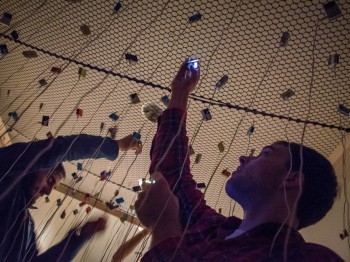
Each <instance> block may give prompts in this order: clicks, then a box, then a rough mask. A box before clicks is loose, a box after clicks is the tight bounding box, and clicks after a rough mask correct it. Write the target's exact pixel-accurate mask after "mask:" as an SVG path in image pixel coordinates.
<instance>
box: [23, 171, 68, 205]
mask: <svg viewBox="0 0 350 262" xmlns="http://www.w3.org/2000/svg"><path fill="white" fill-rule="evenodd" d="M61 179H62V174H60V173H53V174H51V175H50V171H40V172H37V173H35V174H33V175H32V176H30V177H28V179H27V181H29V182H27V183H26V188H25V189H24V190H25V194H26V199H27V201H28V203H29V204H30V205H33V204H35V202H36V200H37V199H38V198H39V197H41V196H43V195H50V194H51V191H52V189H53V188H54V187H56V186H57V185H58V184H59V183H60V182H61Z"/></svg>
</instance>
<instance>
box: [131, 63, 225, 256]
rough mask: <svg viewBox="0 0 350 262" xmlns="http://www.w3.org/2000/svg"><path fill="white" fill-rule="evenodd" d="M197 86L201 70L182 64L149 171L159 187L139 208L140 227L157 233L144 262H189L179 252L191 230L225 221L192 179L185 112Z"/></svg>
mask: <svg viewBox="0 0 350 262" xmlns="http://www.w3.org/2000/svg"><path fill="white" fill-rule="evenodd" d="M198 80H199V69H193V68H192V69H188V68H187V65H186V63H184V64H182V66H181V67H180V69H179V71H178V73H177V75H176V77H175V78H174V81H173V82H172V85H171V87H172V96H171V100H170V103H169V106H168V109H167V110H165V111H164V112H163V114H162V115H161V116H160V117H159V118H158V129H157V133H156V135H155V137H154V140H153V143H152V148H151V167H150V173H151V177H153V178H154V179H155V180H156V181H155V183H154V184H148V185H146V187H145V188H144V190H143V192H142V193H140V194H139V197H138V200H137V202H136V203H135V207H136V211H137V214H138V217H139V219H140V221H141V222H142V223H143V224H144V225H145V226H146V227H148V228H150V230H151V231H152V243H151V247H152V248H151V250H150V251H149V252H148V253H147V254H146V255H145V256H144V258H143V260H144V261H154V260H158V261H168V260H173V261H181V260H183V261H189V260H190V259H191V257H190V255H189V254H190V253H189V252H188V250H186V249H184V248H182V247H180V245H181V241H182V240H183V238H182V237H183V236H184V234H185V233H186V232H185V230H186V227H187V226H188V227H190V226H191V225H193V224H194V223H196V222H198V221H199V220H202V219H203V218H205V217H206V216H210V215H213V214H215V215H217V217H220V218H219V219H222V216H221V215H219V214H217V213H216V212H215V211H214V210H213V209H211V208H210V207H209V206H207V205H206V203H205V200H204V195H203V193H202V192H201V191H199V190H198V189H197V188H196V183H195V181H194V180H193V178H192V175H191V173H190V160H189V156H188V137H187V134H186V110H187V103H188V97H189V95H190V93H191V92H192V91H193V90H194V89H195V86H196V84H197V82H198ZM172 190H173V192H174V194H173V193H172V192H171V191H172ZM202 221H205V219H203V220H202ZM214 221H215V219H210V220H209V219H208V223H207V222H204V223H203V224H202V225H201V230H203V231H202V232H198V234H197V235H196V236H194V237H193V238H192V237H188V238H186V243H188V244H189V242H191V241H200V240H201V239H204V237H205V236H206V235H207V233H209V232H210V231H211V229H212V228H213V224H214V223H213V222H214ZM189 246H190V245H189Z"/></svg>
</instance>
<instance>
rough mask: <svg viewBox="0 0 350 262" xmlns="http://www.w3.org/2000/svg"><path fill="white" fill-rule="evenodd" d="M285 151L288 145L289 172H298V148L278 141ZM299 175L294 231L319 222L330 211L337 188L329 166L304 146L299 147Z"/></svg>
mask: <svg viewBox="0 0 350 262" xmlns="http://www.w3.org/2000/svg"><path fill="white" fill-rule="evenodd" d="M276 143H277V144H282V145H284V146H286V147H287V148H288V147H289V145H290V151H291V159H290V160H289V161H288V163H286V165H287V167H288V168H289V167H290V165H292V166H291V168H292V171H298V170H300V164H301V159H300V152H301V145H300V144H297V143H288V142H286V141H278V142H276ZM302 158H303V164H302V172H303V174H304V184H303V188H302V193H301V196H300V199H299V201H298V206H297V217H298V219H299V226H298V229H301V228H304V227H307V226H310V225H312V224H315V223H316V222H318V221H320V220H321V219H322V218H323V217H324V216H325V215H326V214H327V212H328V211H329V210H330V209H331V208H332V206H333V203H334V199H335V197H336V196H337V192H338V184H337V178H336V175H335V171H334V168H333V166H332V164H331V163H330V162H329V161H328V160H327V159H326V158H325V157H324V156H323V155H321V154H320V153H318V152H317V151H315V150H314V149H311V148H309V147H307V146H304V145H303V146H302Z"/></svg>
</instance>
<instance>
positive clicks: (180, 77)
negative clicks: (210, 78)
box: [171, 61, 200, 95]
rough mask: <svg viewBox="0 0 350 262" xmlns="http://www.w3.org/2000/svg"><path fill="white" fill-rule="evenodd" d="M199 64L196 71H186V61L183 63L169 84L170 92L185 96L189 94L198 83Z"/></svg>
mask: <svg viewBox="0 0 350 262" xmlns="http://www.w3.org/2000/svg"><path fill="white" fill-rule="evenodd" d="M199 71H200V70H199V64H198V67H197V69H194V68H193V67H191V69H188V67H187V61H185V62H183V63H182V65H181V67H180V69H179V70H178V72H177V74H176V76H175V78H174V80H173V82H172V83H171V91H172V92H183V93H185V94H188V95H189V94H191V93H192V92H193V91H194V90H195V88H196V85H197V83H198V81H199V76H200V72H199Z"/></svg>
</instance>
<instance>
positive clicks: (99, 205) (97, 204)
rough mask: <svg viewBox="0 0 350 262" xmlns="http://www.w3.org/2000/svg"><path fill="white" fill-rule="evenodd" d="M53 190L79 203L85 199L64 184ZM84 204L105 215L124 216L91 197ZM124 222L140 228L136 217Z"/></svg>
mask: <svg viewBox="0 0 350 262" xmlns="http://www.w3.org/2000/svg"><path fill="white" fill-rule="evenodd" d="M55 189H56V190H57V191H59V192H61V193H63V194H67V193H68V195H69V196H70V197H73V198H75V199H77V200H78V201H80V202H81V201H83V200H84V199H85V193H83V192H81V191H78V190H76V189H73V188H71V187H69V186H67V185H65V184H60V185H58V186H57V187H56V188H55ZM73 192H75V193H74V194H73ZM85 202H86V204H88V205H91V206H94V207H95V208H98V209H100V210H102V211H103V212H106V213H108V214H111V215H112V216H116V217H118V218H121V217H123V216H124V215H126V213H124V212H123V211H121V210H119V209H113V210H110V209H109V208H108V207H107V206H106V204H105V203H104V202H102V201H101V200H99V199H96V198H94V197H93V196H91V197H90V200H89V201H85ZM126 221H128V222H130V223H132V224H134V225H137V226H141V224H140V221H139V220H138V219H137V218H136V217H133V216H130V215H128V218H127V220H126Z"/></svg>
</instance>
